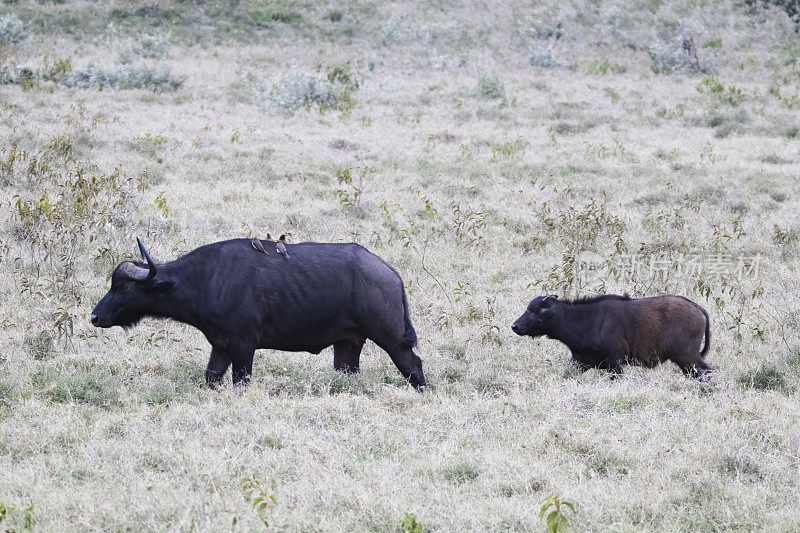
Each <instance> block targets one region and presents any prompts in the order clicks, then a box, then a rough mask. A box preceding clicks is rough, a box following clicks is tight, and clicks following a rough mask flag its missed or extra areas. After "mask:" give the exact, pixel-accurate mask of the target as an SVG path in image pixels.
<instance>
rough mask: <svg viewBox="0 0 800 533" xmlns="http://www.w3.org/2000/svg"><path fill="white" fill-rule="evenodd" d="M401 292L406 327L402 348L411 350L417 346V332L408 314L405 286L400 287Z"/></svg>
mask: <svg viewBox="0 0 800 533" xmlns="http://www.w3.org/2000/svg"><path fill="white" fill-rule="evenodd" d="M401 290H402V291H403V321H404V322H405V325H406V332H405V333H404V334H403V346H405V347H406V348H413V347H414V346H416V345H417V332H416V330H415V329H414V325H413V324H412V323H411V317H410V316H409V314H408V300H407V299H406V288H405V286H402V285H401Z"/></svg>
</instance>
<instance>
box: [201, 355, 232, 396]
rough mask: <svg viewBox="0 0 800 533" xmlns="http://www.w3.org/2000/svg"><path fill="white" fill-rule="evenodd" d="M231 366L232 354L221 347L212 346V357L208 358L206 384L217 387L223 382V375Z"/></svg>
mask: <svg viewBox="0 0 800 533" xmlns="http://www.w3.org/2000/svg"><path fill="white" fill-rule="evenodd" d="M229 366H231V356H230V355H229V354H228V353H227V352H224V351H222V350H220V349H219V348H214V347H212V348H211V357H209V358H208V366H206V384H207V385H208V386H209V387H211V388H212V389H213V388H216V387H217V386H218V385H219V384H220V383H222V377H223V376H224V375H225V372H227V371H228V367H229Z"/></svg>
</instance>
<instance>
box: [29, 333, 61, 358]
mask: <svg viewBox="0 0 800 533" xmlns="http://www.w3.org/2000/svg"><path fill="white" fill-rule="evenodd" d="M53 344H54V339H53V334H52V333H51V332H50V331H49V330H46V329H43V330H41V331H39V332H38V333H36V334H35V335H30V336H27V337H26V338H25V347H26V348H27V350H28V353H29V354H31V356H32V357H33V358H34V359H48V358H49V357H50V356H51V355H52V354H53Z"/></svg>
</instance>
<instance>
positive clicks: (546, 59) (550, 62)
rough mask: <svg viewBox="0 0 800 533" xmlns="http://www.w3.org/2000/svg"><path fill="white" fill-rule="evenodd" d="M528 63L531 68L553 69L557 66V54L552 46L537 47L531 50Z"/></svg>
mask: <svg viewBox="0 0 800 533" xmlns="http://www.w3.org/2000/svg"><path fill="white" fill-rule="evenodd" d="M528 61H529V62H530V64H531V66H532V67H541V68H555V67H557V66H558V65H559V63H558V54H557V53H556V50H555V48H554V47H553V46H552V45H547V46H544V45H539V46H538V47H536V48H533V49H531V51H530V54H529V55H528Z"/></svg>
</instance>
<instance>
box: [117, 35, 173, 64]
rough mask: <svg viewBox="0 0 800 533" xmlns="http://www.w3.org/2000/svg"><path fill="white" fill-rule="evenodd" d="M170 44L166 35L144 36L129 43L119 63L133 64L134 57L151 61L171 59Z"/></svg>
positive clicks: (121, 54) (120, 56)
mask: <svg viewBox="0 0 800 533" xmlns="http://www.w3.org/2000/svg"><path fill="white" fill-rule="evenodd" d="M169 50H170V42H169V38H168V37H166V36H164V35H150V34H147V33H145V34H142V35H140V36H139V37H138V38H137V39H136V40H135V41H131V42H129V43H128V46H127V48H125V49H124V50H123V51H122V52H121V53H120V55H119V62H120V63H123V64H126V63H131V62H133V59H134V56H139V57H146V58H150V59H166V58H168V57H169Z"/></svg>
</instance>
